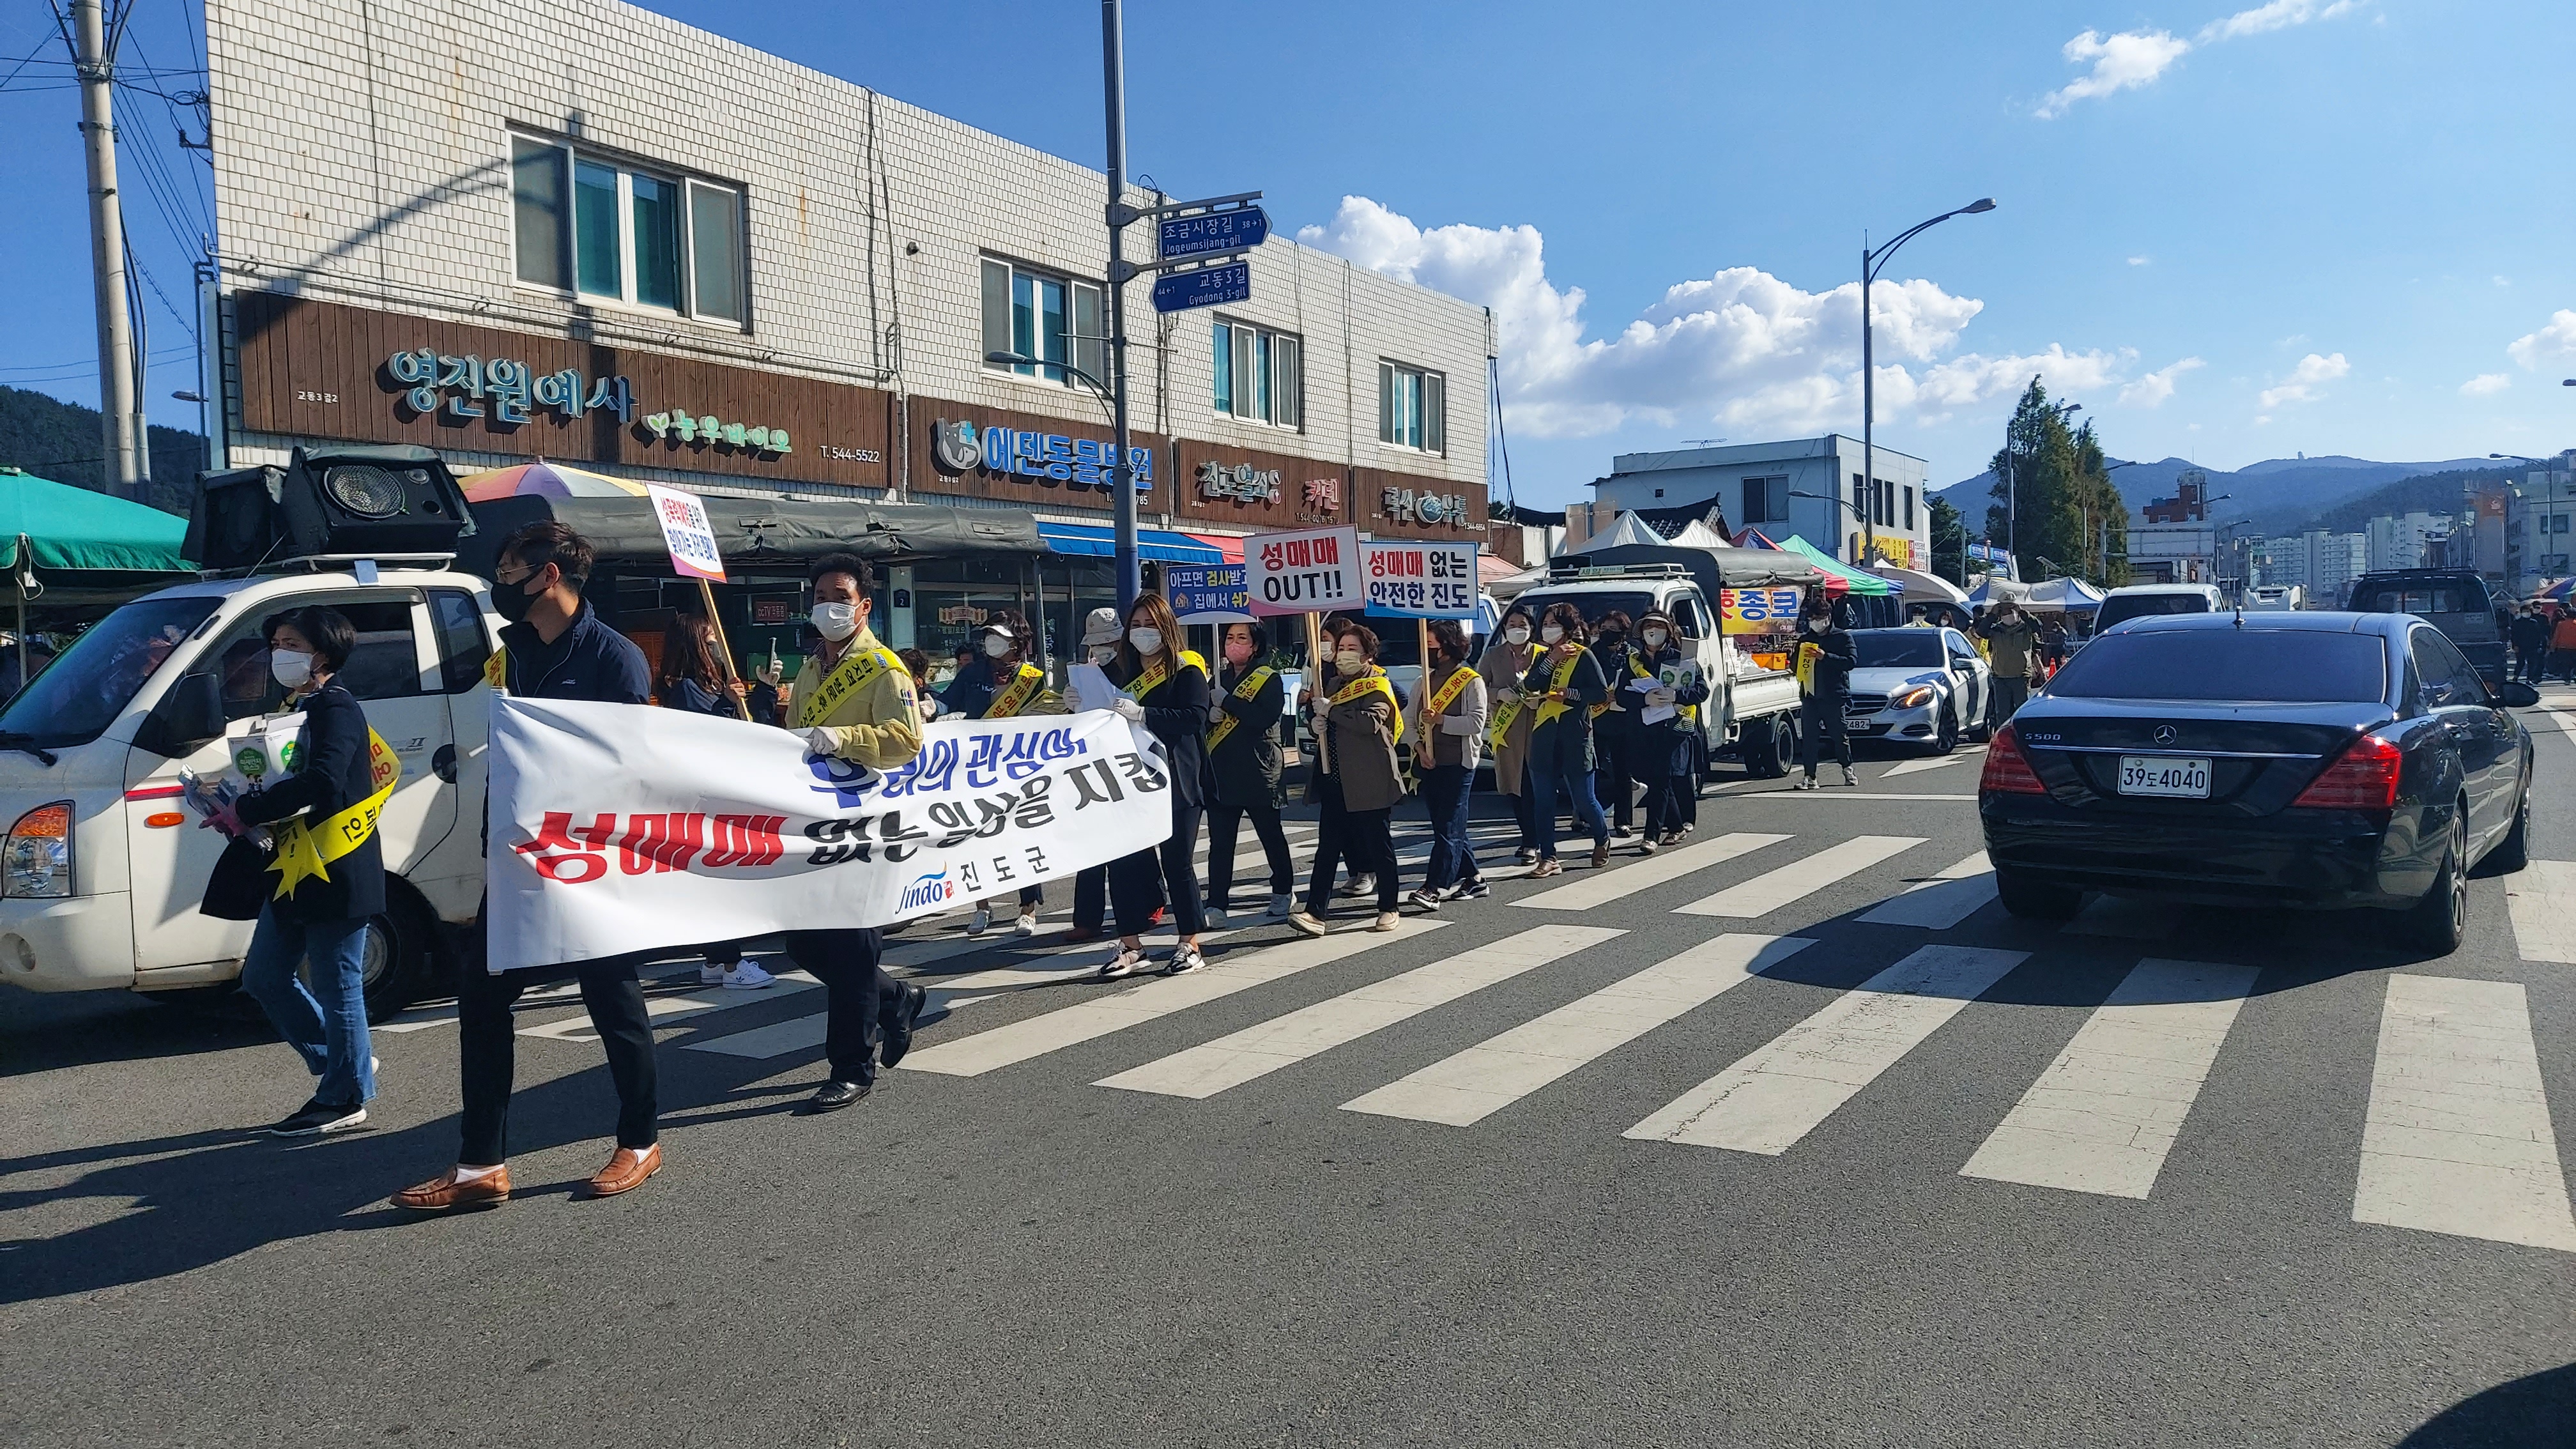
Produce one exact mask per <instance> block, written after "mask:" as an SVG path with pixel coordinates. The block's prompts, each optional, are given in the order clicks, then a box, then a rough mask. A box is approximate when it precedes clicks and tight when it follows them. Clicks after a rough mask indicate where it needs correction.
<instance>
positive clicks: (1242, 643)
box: [1225, 639, 1252, 669]
mask: <svg viewBox="0 0 2576 1449" xmlns="http://www.w3.org/2000/svg"><path fill="white" fill-rule="evenodd" d="M1225 662H1226V663H1228V664H1231V665H1233V666H1234V667H1235V668H1237V669H1240V668H1242V667H1243V666H1244V665H1246V664H1249V663H1251V662H1252V641H1251V640H1249V639H1228V640H1227V641H1225Z"/></svg>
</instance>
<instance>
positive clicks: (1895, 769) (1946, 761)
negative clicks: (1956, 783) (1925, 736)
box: [1878, 750, 1977, 780]
mask: <svg viewBox="0 0 2576 1449" xmlns="http://www.w3.org/2000/svg"><path fill="white" fill-rule="evenodd" d="M1976 754H1977V752H1976V751H1974V750H1960V751H1958V752H1957V753H1955V754H1947V755H1934V756H1931V757H1930V758H1928V759H1921V760H1907V761H1905V762H1903V763H1902V764H1895V765H1890V766H1888V767H1887V768H1886V769H1885V770H1883V771H1881V772H1880V773H1879V777H1878V778H1880V779H1882V780H1893V779H1896V778H1898V777H1899V776H1902V775H1918V774H1921V773H1922V772H1923V771H1925V770H1938V769H1940V768H1942V767H1943V766H1946V765H1956V764H1962V763H1964V762H1966V761H1968V760H1971V759H1974V758H1975V757H1976Z"/></svg>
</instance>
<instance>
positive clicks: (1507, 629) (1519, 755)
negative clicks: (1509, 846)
mask: <svg viewBox="0 0 2576 1449" xmlns="http://www.w3.org/2000/svg"><path fill="white" fill-rule="evenodd" d="M1537 631H1538V621H1537V620H1536V619H1534V618H1532V617H1530V611H1529V610H1528V609H1525V608H1523V607H1522V606H1520V605H1518V604H1514V605H1512V606H1511V608H1510V609H1508V610H1506V611H1505V612H1504V614H1503V627H1502V631H1501V632H1500V633H1498V634H1497V635H1495V637H1494V638H1493V639H1491V640H1489V641H1487V643H1486V645H1485V656H1484V657H1483V658H1482V659H1479V660H1477V661H1476V672H1477V673H1478V674H1480V675H1482V676H1483V677H1484V680H1485V698H1486V699H1487V700H1488V701H1490V702H1491V704H1492V707H1493V713H1492V716H1491V718H1490V719H1489V720H1488V721H1487V723H1486V725H1485V747H1486V748H1487V749H1489V750H1491V751H1492V752H1493V756H1494V788H1495V789H1497V790H1500V791H1502V792H1503V793H1504V794H1506V795H1509V796H1511V797H1512V819H1513V820H1514V821H1515V822H1517V823H1518V824H1519V826H1520V850H1519V852H1518V853H1517V854H1515V855H1514V856H1513V859H1514V861H1516V862H1517V863H1518V864H1521V865H1528V864H1530V863H1531V862H1532V861H1535V860H1537V859H1538V827H1537V825H1536V824H1534V823H1533V822H1532V821H1531V820H1530V801H1531V798H1532V797H1531V795H1530V789H1529V778H1528V763H1529V742H1530V716H1531V713H1532V711H1531V710H1530V709H1529V708H1528V707H1527V705H1526V704H1525V703H1524V701H1523V700H1522V699H1521V678H1522V676H1524V675H1526V674H1528V673H1529V670H1530V664H1531V662H1532V661H1534V660H1535V659H1537V657H1538V647H1537V646H1536V645H1535V644H1533V643H1532V642H1531V636H1532V635H1533V634H1535V633H1537Z"/></svg>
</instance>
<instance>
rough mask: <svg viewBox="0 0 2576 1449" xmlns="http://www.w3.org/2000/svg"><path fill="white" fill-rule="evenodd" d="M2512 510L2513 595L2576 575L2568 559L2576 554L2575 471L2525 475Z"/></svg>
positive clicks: (2522, 593) (2544, 471)
mask: <svg viewBox="0 0 2576 1449" xmlns="http://www.w3.org/2000/svg"><path fill="white" fill-rule="evenodd" d="M2513 510H2514V513H2515V515H2516V516H2515V517H2514V519H2513V523H2514V528H2513V539H2514V555H2515V556H2514V560H2513V565H2514V569H2513V571H2514V574H2515V577H2514V579H2513V581H2512V590H2513V593H2514V594H2515V595H2516V596H2521V595H2525V594H2528V593H2530V592H2531V591H2532V590H2533V589H2536V588H2538V587H2540V585H2541V584H2542V583H2544V582H2546V581H2548V580H2550V579H2563V578H2565V577H2567V576H2568V575H2569V574H2571V573H2576V565H2571V561H2570V558H2569V555H2570V553H2571V552H2576V471H2571V470H2570V469H2567V468H2558V469H2549V470H2543V471H2540V472H2535V473H2530V474H2526V475H2524V477H2523V480H2522V488H2521V493H2520V496H2519V497H2517V498H2515V499H2514V500H2513Z"/></svg>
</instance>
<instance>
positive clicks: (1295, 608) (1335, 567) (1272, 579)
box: [1243, 527, 1368, 618]
mask: <svg viewBox="0 0 2576 1449" xmlns="http://www.w3.org/2000/svg"><path fill="white" fill-rule="evenodd" d="M1243 566H1244V586H1245V592H1246V593H1247V595H1248V596H1249V597H1248V599H1247V603H1248V604H1249V605H1250V607H1251V610H1252V612H1253V613H1254V614H1255V615H1257V616H1260V617H1263V618H1267V617H1270V616H1272V615H1275V614H1305V613H1325V614H1329V613H1331V612H1333V611H1335V610H1337V609H1358V608H1363V607H1366V605H1367V603H1368V592H1367V589H1366V587H1365V583H1364V580H1363V577H1362V563H1361V558H1360V534H1359V530H1358V529H1356V528H1348V527H1344V528H1292V529H1283V530H1281V531H1279V532H1276V533H1256V534H1253V535H1252V536H1251V537H1249V538H1246V539H1245V540H1244V541H1243Z"/></svg>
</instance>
